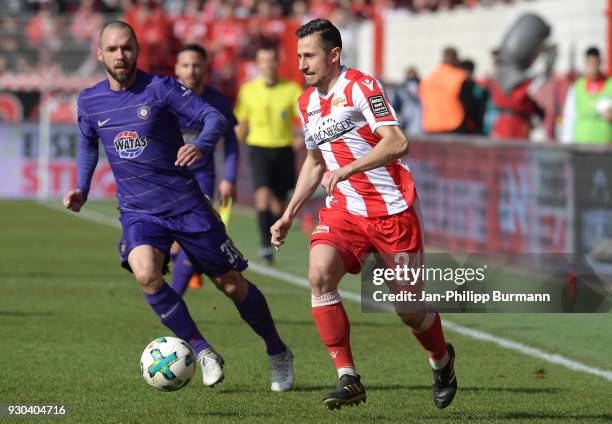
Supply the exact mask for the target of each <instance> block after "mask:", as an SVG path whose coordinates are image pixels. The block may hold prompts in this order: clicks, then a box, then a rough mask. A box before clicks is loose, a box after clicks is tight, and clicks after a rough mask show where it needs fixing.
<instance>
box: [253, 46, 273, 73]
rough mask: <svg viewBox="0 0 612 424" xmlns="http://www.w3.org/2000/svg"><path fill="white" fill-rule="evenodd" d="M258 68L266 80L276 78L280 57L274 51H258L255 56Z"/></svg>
mask: <svg viewBox="0 0 612 424" xmlns="http://www.w3.org/2000/svg"><path fill="white" fill-rule="evenodd" d="M255 62H256V63H257V68H258V69H259V72H260V73H261V75H262V76H263V77H264V78H274V77H276V73H277V70H278V57H277V56H276V51H274V50H264V49H261V50H257V53H256V55H255Z"/></svg>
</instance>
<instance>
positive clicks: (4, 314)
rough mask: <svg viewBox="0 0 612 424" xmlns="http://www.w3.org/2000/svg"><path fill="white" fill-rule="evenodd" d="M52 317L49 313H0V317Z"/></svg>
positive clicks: (51, 313)
mask: <svg viewBox="0 0 612 424" xmlns="http://www.w3.org/2000/svg"><path fill="white" fill-rule="evenodd" d="M51 315H53V312H51V311H40V312H25V311H1V310H0V317H48V316H51Z"/></svg>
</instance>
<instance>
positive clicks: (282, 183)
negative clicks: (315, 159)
mask: <svg viewBox="0 0 612 424" xmlns="http://www.w3.org/2000/svg"><path fill="white" fill-rule="evenodd" d="M268 169H270V170H273V172H274V178H271V181H270V189H271V190H272V199H271V201H270V211H271V212H272V219H273V221H272V222H276V221H278V220H279V219H280V217H281V215H282V214H283V212H285V208H286V207H287V197H288V194H289V192H290V191H291V190H292V189H293V187H295V184H296V182H297V181H296V175H295V154H294V153H293V148H292V147H282V148H278V149H274V154H273V155H272V157H271V162H270V164H269V165H268Z"/></svg>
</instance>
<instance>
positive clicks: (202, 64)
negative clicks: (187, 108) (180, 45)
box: [174, 50, 206, 90]
mask: <svg viewBox="0 0 612 424" xmlns="http://www.w3.org/2000/svg"><path fill="white" fill-rule="evenodd" d="M174 72H175V73H176V77H177V78H178V79H179V80H180V81H181V82H182V83H183V84H184V85H186V86H187V87H188V88H190V89H191V90H194V89H198V88H199V87H200V85H201V84H202V82H203V81H204V77H205V75H206V61H205V60H204V58H203V57H202V55H201V54H199V53H198V52H194V51H191V50H186V51H184V52H181V53H179V55H178V57H177V58H176V66H175V67H174Z"/></svg>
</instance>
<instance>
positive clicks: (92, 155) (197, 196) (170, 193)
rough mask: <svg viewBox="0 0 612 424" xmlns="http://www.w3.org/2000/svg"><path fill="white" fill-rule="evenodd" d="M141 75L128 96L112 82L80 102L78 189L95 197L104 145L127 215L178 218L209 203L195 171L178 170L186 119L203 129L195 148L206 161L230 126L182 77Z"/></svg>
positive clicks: (97, 87)
mask: <svg viewBox="0 0 612 424" xmlns="http://www.w3.org/2000/svg"><path fill="white" fill-rule="evenodd" d="M137 72H138V73H137V76H136V80H135V81H134V83H133V84H132V85H131V86H130V87H128V88H127V89H125V90H121V91H113V90H111V89H110V86H109V83H108V80H104V81H102V82H100V83H98V84H96V85H95V86H93V87H91V88H88V89H86V90H83V92H82V93H81V95H80V96H79V100H78V121H79V128H80V130H81V140H80V143H79V151H78V155H77V166H78V171H77V187H78V188H80V189H81V190H82V191H83V193H85V195H87V193H88V191H89V184H90V182H91V177H92V175H93V170H94V168H95V164H96V162H97V159H98V157H97V151H98V140H100V142H101V143H102V145H103V146H104V151H105V152H106V156H107V158H108V161H109V164H110V166H111V168H112V170H113V175H114V176H115V180H116V182H117V199H118V200H119V209H120V210H121V212H137V213H146V214H152V215H157V216H172V215H176V214H179V213H181V212H184V211H186V210H189V209H191V208H193V207H195V206H196V205H197V204H201V202H202V200H201V199H202V194H201V192H200V189H199V187H198V184H197V183H196V182H195V181H194V178H193V175H192V173H191V172H189V170H187V169H186V168H184V167H178V166H175V165H174V162H175V161H176V155H177V152H178V150H179V148H180V147H181V146H183V144H184V142H183V136H182V134H181V130H180V128H181V127H180V124H179V119H180V120H181V121H182V122H184V124H185V125H186V126H188V127H191V126H197V127H199V128H201V129H202V130H201V132H200V135H199V136H198V137H197V138H196V139H195V140H194V144H195V145H196V146H197V147H198V148H199V149H200V151H202V153H203V154H204V156H207V155H212V151H213V149H214V145H215V143H216V142H217V141H218V140H219V138H220V137H221V136H222V135H223V133H224V132H225V130H226V129H227V120H226V119H225V118H224V117H223V115H222V114H221V113H220V112H219V111H218V110H217V109H215V108H214V107H213V106H211V105H210V104H209V103H208V102H206V101H205V100H203V99H202V98H201V97H200V96H197V95H195V94H194V93H193V92H192V91H191V90H189V89H188V88H187V87H185V86H183V85H181V84H179V83H178V82H176V81H175V80H174V79H172V78H170V77H161V76H156V75H153V74H149V73H146V72H142V71H140V70H139V71H137Z"/></svg>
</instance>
